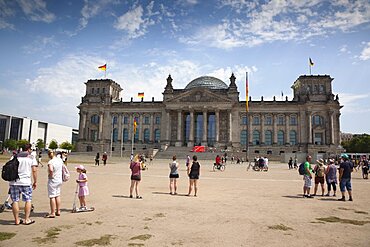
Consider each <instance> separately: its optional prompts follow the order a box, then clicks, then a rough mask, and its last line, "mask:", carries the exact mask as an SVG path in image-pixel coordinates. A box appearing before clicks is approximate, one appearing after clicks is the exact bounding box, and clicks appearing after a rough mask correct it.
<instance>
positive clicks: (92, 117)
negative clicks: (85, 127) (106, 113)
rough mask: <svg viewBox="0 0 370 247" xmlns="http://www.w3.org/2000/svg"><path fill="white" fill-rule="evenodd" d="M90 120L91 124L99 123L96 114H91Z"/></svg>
mask: <svg viewBox="0 0 370 247" xmlns="http://www.w3.org/2000/svg"><path fill="white" fill-rule="evenodd" d="M90 122H91V123H92V124H99V116H98V115H96V114H95V115H92V116H91V120H90Z"/></svg>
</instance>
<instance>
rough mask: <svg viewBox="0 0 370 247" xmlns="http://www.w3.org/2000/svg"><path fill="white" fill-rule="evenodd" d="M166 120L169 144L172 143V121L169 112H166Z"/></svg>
mask: <svg viewBox="0 0 370 247" xmlns="http://www.w3.org/2000/svg"><path fill="white" fill-rule="evenodd" d="M166 119H167V128H166V140H167V142H168V143H170V131H171V129H170V128H171V125H170V122H171V119H170V112H169V111H167V112H166Z"/></svg>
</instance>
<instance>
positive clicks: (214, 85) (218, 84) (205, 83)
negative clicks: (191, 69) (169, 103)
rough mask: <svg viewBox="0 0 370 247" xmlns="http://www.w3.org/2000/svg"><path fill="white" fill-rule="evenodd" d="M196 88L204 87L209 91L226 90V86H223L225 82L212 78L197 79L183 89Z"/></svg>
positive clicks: (202, 77)
mask: <svg viewBox="0 0 370 247" xmlns="http://www.w3.org/2000/svg"><path fill="white" fill-rule="evenodd" d="M197 87H205V88H209V89H228V86H227V85H226V84H225V82H223V81H221V80H220V79H217V78H215V77H212V76H201V77H198V78H196V79H194V80H192V81H191V82H189V84H188V85H186V87H185V89H192V88H197Z"/></svg>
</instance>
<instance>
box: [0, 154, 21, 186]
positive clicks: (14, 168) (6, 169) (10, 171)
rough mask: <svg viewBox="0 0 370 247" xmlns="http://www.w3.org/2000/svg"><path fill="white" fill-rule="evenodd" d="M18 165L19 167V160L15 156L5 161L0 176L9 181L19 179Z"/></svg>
mask: <svg viewBox="0 0 370 247" xmlns="http://www.w3.org/2000/svg"><path fill="white" fill-rule="evenodd" d="M18 167H19V161H18V159H17V157H16V156H14V157H13V159H11V160H9V161H8V162H6V163H5V165H4V166H3V169H2V171H1V177H2V178H3V179H4V180H5V181H9V182H10V181H15V180H17V179H19V175H18Z"/></svg>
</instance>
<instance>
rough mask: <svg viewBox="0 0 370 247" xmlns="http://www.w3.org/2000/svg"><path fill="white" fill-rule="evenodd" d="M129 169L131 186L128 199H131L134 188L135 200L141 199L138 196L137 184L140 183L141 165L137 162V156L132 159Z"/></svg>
mask: <svg viewBox="0 0 370 247" xmlns="http://www.w3.org/2000/svg"><path fill="white" fill-rule="evenodd" d="M130 169H131V186H130V198H132V192H133V190H134V187H135V193H136V198H137V199H142V197H141V196H139V188H138V187H139V183H140V181H141V165H140V162H139V155H135V157H134V159H133V160H132V161H131V163H130Z"/></svg>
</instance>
